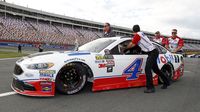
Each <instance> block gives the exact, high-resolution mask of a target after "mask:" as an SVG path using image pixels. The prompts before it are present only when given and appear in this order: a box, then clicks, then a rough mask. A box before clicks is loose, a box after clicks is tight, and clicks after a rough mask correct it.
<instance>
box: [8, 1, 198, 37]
mask: <svg viewBox="0 0 200 112" xmlns="http://www.w3.org/2000/svg"><path fill="white" fill-rule="evenodd" d="M7 1H8V2H11V3H12V2H15V4H19V5H23V6H26V5H27V4H28V6H29V7H31V8H35V9H39V10H40V9H42V10H44V11H48V12H53V13H57V14H62V15H63V14H65V15H66V16H71V17H76V18H82V19H87V20H93V21H97V22H110V23H111V24H112V25H118V26H123V27H128V28H131V27H132V26H133V25H134V24H139V25H140V26H141V28H142V29H143V30H145V31H150V32H155V31H157V30H159V31H161V32H162V34H165V35H170V34H171V29H172V28H177V29H178V31H179V36H181V37H189V38H199V35H200V30H199V29H200V24H199V23H198V21H199V20H200V16H199V13H200V10H198V9H199V6H200V3H199V1H198V0H137V1H136V0H57V1H50V0H42V1H41V0H25V1H24V0H7Z"/></svg>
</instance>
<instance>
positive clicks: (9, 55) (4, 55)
mask: <svg viewBox="0 0 200 112" xmlns="http://www.w3.org/2000/svg"><path fill="white" fill-rule="evenodd" d="M27 55H28V54H25V53H18V52H11V51H0V58H16V57H22V56H27Z"/></svg>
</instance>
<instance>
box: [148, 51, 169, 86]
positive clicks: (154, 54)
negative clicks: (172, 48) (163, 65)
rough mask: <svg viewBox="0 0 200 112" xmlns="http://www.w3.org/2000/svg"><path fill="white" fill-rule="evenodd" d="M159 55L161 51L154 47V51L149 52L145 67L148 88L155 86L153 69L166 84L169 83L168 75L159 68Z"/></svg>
mask: <svg viewBox="0 0 200 112" xmlns="http://www.w3.org/2000/svg"><path fill="white" fill-rule="evenodd" d="M158 55H159V52H158V50H157V49H154V50H153V51H150V52H148V58H147V61H146V67H145V73H146V87H147V89H152V88H154V85H153V77H152V70H153V72H154V73H156V74H157V75H159V76H160V77H161V78H162V80H163V82H164V84H166V85H168V84H169V80H168V77H166V75H164V73H162V71H161V70H160V69H159V68H158V64H157V58H158Z"/></svg>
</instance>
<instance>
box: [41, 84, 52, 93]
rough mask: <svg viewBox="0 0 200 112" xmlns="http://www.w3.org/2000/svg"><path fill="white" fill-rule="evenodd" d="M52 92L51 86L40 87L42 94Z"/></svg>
mask: <svg viewBox="0 0 200 112" xmlns="http://www.w3.org/2000/svg"><path fill="white" fill-rule="evenodd" d="M51 90H52V87H51V85H50V86H47V85H46V86H42V91H43V92H50V91H51Z"/></svg>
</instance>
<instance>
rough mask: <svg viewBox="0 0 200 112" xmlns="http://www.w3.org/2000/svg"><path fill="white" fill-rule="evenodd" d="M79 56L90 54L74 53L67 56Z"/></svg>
mask: <svg viewBox="0 0 200 112" xmlns="http://www.w3.org/2000/svg"><path fill="white" fill-rule="evenodd" d="M79 55H90V53H89V52H74V53H70V54H68V56H79Z"/></svg>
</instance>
